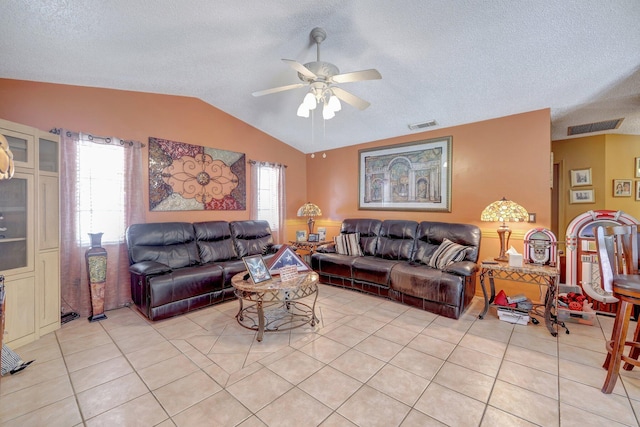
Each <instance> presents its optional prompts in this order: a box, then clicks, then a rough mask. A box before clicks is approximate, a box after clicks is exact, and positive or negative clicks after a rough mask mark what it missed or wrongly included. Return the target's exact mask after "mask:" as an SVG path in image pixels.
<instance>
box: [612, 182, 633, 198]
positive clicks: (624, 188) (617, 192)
mask: <svg viewBox="0 0 640 427" xmlns="http://www.w3.org/2000/svg"><path fill="white" fill-rule="evenodd" d="M631 191H632V186H631V180H630V179H614V180H613V197H631Z"/></svg>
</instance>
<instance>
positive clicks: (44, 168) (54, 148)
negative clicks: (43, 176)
mask: <svg viewBox="0 0 640 427" xmlns="http://www.w3.org/2000/svg"><path fill="white" fill-rule="evenodd" d="M38 148H39V150H38V165H39V169H40V172H56V173H57V172H58V142H57V141H53V140H50V139H46V138H40V140H39V147H38Z"/></svg>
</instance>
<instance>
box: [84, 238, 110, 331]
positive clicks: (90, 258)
mask: <svg viewBox="0 0 640 427" xmlns="http://www.w3.org/2000/svg"><path fill="white" fill-rule="evenodd" d="M102 234H103V233H89V237H90V238H91V248H90V249H89V250H88V251H87V252H86V253H85V258H86V260H87V271H88V272H89V289H90V291H91V310H92V316H91V317H89V322H95V321H98V320H103V319H106V318H107V315H106V314H104V291H105V286H106V284H107V250H106V249H105V248H103V247H102Z"/></svg>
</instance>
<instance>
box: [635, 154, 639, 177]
mask: <svg viewBox="0 0 640 427" xmlns="http://www.w3.org/2000/svg"><path fill="white" fill-rule="evenodd" d="M635 171H636V178H640V157H636V162H635Z"/></svg>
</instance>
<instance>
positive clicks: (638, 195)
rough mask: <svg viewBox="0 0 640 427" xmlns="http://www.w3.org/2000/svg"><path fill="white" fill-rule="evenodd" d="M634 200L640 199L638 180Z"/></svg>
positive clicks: (639, 182) (639, 183)
mask: <svg viewBox="0 0 640 427" xmlns="http://www.w3.org/2000/svg"><path fill="white" fill-rule="evenodd" d="M636 200H640V181H636Z"/></svg>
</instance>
